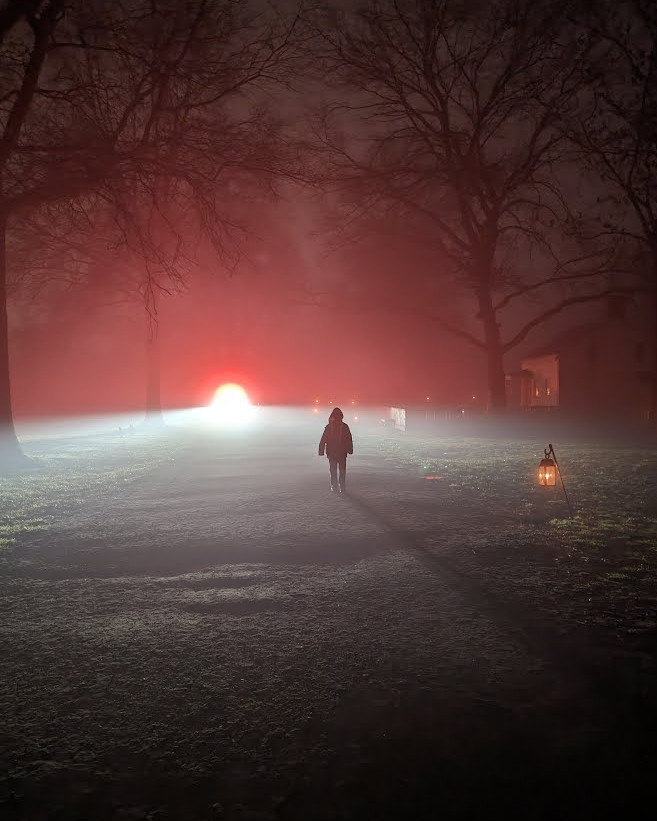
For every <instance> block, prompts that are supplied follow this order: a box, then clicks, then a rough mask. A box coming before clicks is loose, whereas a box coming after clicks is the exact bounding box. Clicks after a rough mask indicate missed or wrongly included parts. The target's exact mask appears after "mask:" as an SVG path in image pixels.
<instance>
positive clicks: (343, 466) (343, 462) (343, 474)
mask: <svg viewBox="0 0 657 821" xmlns="http://www.w3.org/2000/svg"><path fill="white" fill-rule="evenodd" d="M338 467H339V468H340V490H341V491H343V492H344V491H345V490H346V489H347V457H346V456H343V457H342V459H340V461H339V462H338Z"/></svg>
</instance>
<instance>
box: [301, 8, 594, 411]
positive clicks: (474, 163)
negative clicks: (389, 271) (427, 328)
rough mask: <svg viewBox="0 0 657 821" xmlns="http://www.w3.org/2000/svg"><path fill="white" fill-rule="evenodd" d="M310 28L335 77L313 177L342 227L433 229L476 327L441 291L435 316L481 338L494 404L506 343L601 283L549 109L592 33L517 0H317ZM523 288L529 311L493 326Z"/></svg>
mask: <svg viewBox="0 0 657 821" xmlns="http://www.w3.org/2000/svg"><path fill="white" fill-rule="evenodd" d="M565 5H567V4H565ZM315 34H316V36H317V42H318V43H319V45H318V46H317V49H318V51H321V54H322V58H323V59H322V70H323V74H324V76H325V77H327V78H328V81H329V82H330V83H331V85H332V87H333V92H334V99H333V101H332V102H331V103H329V104H328V105H326V106H325V107H324V110H323V112H322V117H321V119H320V124H319V126H318V128H317V137H318V142H319V145H320V146H321V149H320V158H321V165H322V167H321V169H320V170H319V171H318V177H319V178H321V179H323V181H324V183H325V185H327V186H331V187H332V190H333V192H334V193H335V195H336V198H337V199H338V200H339V202H340V204H341V208H342V215H343V218H344V221H345V222H346V224H347V225H348V226H349V227H353V226H358V227H360V226H362V224H363V220H364V219H365V220H366V221H367V222H369V223H372V222H376V219H377V218H380V219H381V221H392V222H394V224H395V226H396V228H397V230H400V227H401V229H402V230H403V226H404V225H406V226H408V233H409V235H414V236H417V237H420V236H422V237H423V238H424V241H426V242H428V243H430V244H431V245H432V247H433V249H434V257H435V267H434V276H435V277H436V278H449V279H450V281H451V285H452V287H454V286H456V288H458V289H459V290H460V291H461V292H462V293H465V294H467V295H468V298H469V299H470V300H471V301H472V302H473V304H474V306H475V309H474V311H473V314H474V315H475V317H476V320H477V322H478V325H479V328H480V331H479V332H477V331H476V330H472V329H471V328H469V327H464V326H463V325H461V324H455V323H454V322H453V321H450V319H449V316H448V315H446V314H444V313H441V311H440V306H433V308H434V310H433V311H432V316H433V318H434V319H435V321H437V322H439V323H440V324H441V325H442V326H443V327H444V328H446V329H447V330H449V331H450V332H452V333H453V334H456V335H457V336H459V337H460V338H462V339H465V340H467V341H468V342H470V343H472V344H474V345H476V346H477V347H478V348H479V349H480V350H481V351H482V352H483V353H484V354H485V356H486V361H487V373H488V391H489V407H490V408H491V409H492V410H501V409H503V408H504V407H505V403H506V397H505V373H504V364H503V360H504V355H505V353H506V352H507V351H509V350H510V349H512V348H513V347H514V346H516V345H518V344H519V343H520V342H521V341H523V340H524V339H525V338H526V337H527V335H528V334H529V333H530V332H531V331H532V330H533V329H534V328H536V327H538V326H539V325H541V324H542V323H544V322H546V321H548V320H549V319H550V318H551V317H553V316H555V315H556V314H558V313H560V312H561V311H563V310H564V309H565V308H567V307H568V306H570V305H574V304H579V303H582V302H586V301H589V300H591V299H597V298H600V294H601V292H602V290H604V289H601V288H600V287H598V284H597V280H598V279H599V276H600V272H601V270H602V265H601V259H600V257H599V256H598V255H596V254H594V255H592V256H591V255H589V254H584V255H582V254H580V252H579V250H577V249H576V246H575V242H574V240H573V241H572V242H571V241H570V240H566V238H565V236H564V230H565V226H566V224H567V222H568V219H569V208H568V201H567V197H566V194H565V190H566V188H565V187H564V182H565V180H567V178H568V176H569V174H571V173H572V170H573V169H572V167H569V165H568V156H567V141H566V139H565V138H564V134H563V131H562V128H561V124H562V123H563V120H564V119H565V118H566V117H568V116H569V115H571V114H572V113H573V111H574V110H575V107H576V105H577V102H578V95H579V94H580V93H581V89H582V83H583V82H584V77H583V73H582V71H581V69H580V65H581V57H582V51H585V50H586V48H587V47H588V43H587V42H586V41H585V40H581V39H578V38H577V37H576V36H575V31H574V27H573V26H572V25H571V24H570V23H569V22H568V20H567V17H566V15H565V13H564V9H563V8H561V7H559V8H557V6H556V4H554V3H552V2H549V3H546V2H538V3H537V2H517V0H514V1H513V2H506V1H505V0H496V1H495V2H491V3H485V4H473V5H472V6H469V5H468V4H464V3H461V2H457V0H441V1H440V2H435V3H419V2H411V0H394V1H393V0H389V1H388V0H381V1H380V2H377V1H376V0H374V1H373V2H370V3H368V4H366V5H365V6H363V7H361V9H360V10H359V11H357V12H353V13H351V12H344V13H332V14H330V15H323V16H321V15H320V17H319V19H317V18H316V20H315ZM418 241H420V240H418ZM404 276H405V275H402V276H401V277H400V287H402V288H403V287H405V285H404ZM583 284H584V285H587V286H588V287H583ZM539 297H540V298H539ZM519 301H524V303H525V305H530V306H533V307H531V309H530V311H529V317H528V318H527V319H526V321H524V322H523V323H522V324H521V325H520V326H519V327H515V328H514V329H513V330H510V329H509V328H508V327H506V326H505V327H506V334H503V328H502V322H503V321H505V315H507V311H508V309H509V308H510V307H511V306H512V305H514V304H516V303H517V302H519ZM525 315H527V310H525ZM507 325H508V323H507Z"/></svg>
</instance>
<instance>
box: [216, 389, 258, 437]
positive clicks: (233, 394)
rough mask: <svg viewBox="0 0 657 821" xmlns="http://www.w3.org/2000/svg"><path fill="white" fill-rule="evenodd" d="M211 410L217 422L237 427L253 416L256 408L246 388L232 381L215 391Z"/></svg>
mask: <svg viewBox="0 0 657 821" xmlns="http://www.w3.org/2000/svg"><path fill="white" fill-rule="evenodd" d="M210 412H211V416H212V419H213V421H214V422H215V423H216V424H218V425H224V426H227V427H237V426H238V425H244V424H246V423H247V422H249V421H250V420H251V419H252V418H253V414H254V408H253V405H252V404H251V403H250V402H249V397H248V396H247V395H246V391H245V390H244V388H243V387H242V386H241V385H236V384H234V383H232V382H230V383H228V384H226V385H221V387H219V388H217V390H216V391H215V392H214V398H213V400H212V402H211V403H210Z"/></svg>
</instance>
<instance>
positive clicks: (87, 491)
mask: <svg viewBox="0 0 657 821" xmlns="http://www.w3.org/2000/svg"><path fill="white" fill-rule="evenodd" d="M315 438H318V437H315V435H314V431H308V432H304V433H303V434H302V435H301V436H299V435H295V436H292V435H291V433H290V432H289V431H288V432H286V431H283V430H279V431H275V432H273V431H265V432H262V431H261V432H260V433H257V434H255V433H254V434H247V433H242V434H240V435H238V436H236V437H231V436H229V435H227V434H218V433H211V432H206V433H203V434H200V433H199V434H190V433H186V434H182V433H178V434H170V435H169V436H168V437H167V438H165V439H163V440H161V441H154V440H151V439H149V438H146V437H144V438H143V439H141V438H140V437H138V436H135V437H134V438H133V439H131V440H129V441H127V442H126V441H125V440H124V439H121V440H120V441H119V440H118V439H116V440H114V439H106V440H101V439H100V438H98V437H93V438H89V439H88V440H84V441H83V440H79V441H77V442H76V441H75V440H62V441H51V442H45V443H44V442H38V441H34V442H32V443H30V444H28V445H26V449H27V450H31V452H32V454H33V455H34V456H35V457H36V458H37V461H38V466H37V467H36V468H35V470H34V471H32V472H31V473H30V474H29V475H26V476H24V477H17V478H14V479H5V480H3V482H4V483H3V484H0V500H2V501H3V503H5V505H6V504H10V505H11V511H12V512H10V513H9V514H7V513H5V512H4V511H3V513H2V518H1V519H0V522H3V523H4V525H5V531H4V532H5V534H9V535H8V537H7V536H6V537H5V539H4V541H5V546H4V548H3V553H2V558H3V561H2V579H1V588H2V600H1V604H0V607H1V612H2V626H1V627H0V642H1V645H2V648H3V649H2V662H1V672H2V682H3V686H2V694H1V698H2V711H3V716H4V719H3V722H2V729H1V730H0V740H1V741H2V758H1V760H0V764H1V769H2V775H1V776H0V816H1V817H2V818H3V819H30V821H31V820H32V819H34V821H42V820H45V819H53V820H54V819H75V821H83V820H84V821H90V820H91V819H94V821H96V819H98V821H100V820H101V819H162V821H164V819H167V820H168V819H231V820H232V819H235V821H237V819H239V820H240V821H241V820H242V819H245V820H246V819H254V821H255V819H261V820H262V821H265V819H267V820H269V819H281V821H286V820H287V819H289V821H301V820H302V819H304V821H305V820H306V819H308V820H310V819H318V821H319V819H343V820H344V821H347V819H359V821H360V820H367V821H370V820H371V821H375V820H376V819H381V820H382V821H383V819H385V820H386V821H388V819H397V818H409V819H418V820H419V819H456V818H463V819H467V818H480V817H482V818H483V817H489V816H496V815H502V814H504V815H507V816H510V817H520V818H530V817H531V818H538V819H557V818H560V819H561V818H580V819H581V818H591V819H593V818H595V819H600V818H633V819H634V818H644V817H645V818H649V817H650V818H652V817H653V816H654V812H655V810H654V803H655V802H654V786H653V784H654V773H655V771H656V770H655V765H656V764H657V754H656V744H655V739H656V738H657V735H656V731H657V721H656V715H657V713H656V710H655V704H656V702H655V692H656V691H655V681H656V676H655V664H654V662H655V652H654V650H655V643H654V639H655V635H656V634H655V624H654V615H655V609H654V607H655V598H654V592H655V588H654V586H653V581H654V569H655V568H654V565H655V562H654V559H653V558H652V557H653V556H654V554H655V542H654V539H653V535H651V534H653V529H652V528H653V527H654V524H655V518H654V513H653V511H652V508H650V501H649V498H648V497H646V498H647V499H648V501H646V502H645V505H644V507H645V506H647V508H646V510H645V511H643V512H642V508H641V504H643V503H641V501H640V500H637V499H636V498H635V499H634V500H633V502H632V504H633V505H634V506H635V507H634V508H632V509H631V510H630V509H629V508H631V507H632V506H631V505H629V504H626V505H624V506H623V504H622V503H621V502H614V501H613V498H612V496H613V494H611V491H609V492H608V494H607V496H608V497H609V498H607V497H605V498H606V501H605V506H602V505H601V506H600V507H599V509H598V513H597V514H596V522H597V524H596V527H597V528H598V529H595V528H594V527H593V523H592V520H591V521H587V519H586V510H584V512H583V513H578V514H577V516H576V517H575V521H574V522H568V521H567V518H566V517H565V516H564V513H563V510H562V508H563V501H562V499H561V497H559V496H558V495H554V494H553V495H552V496H551V497H550V499H549V502H547V503H546V501H545V497H540V496H537V495H533V494H534V490H533V489H532V490H531V491H527V494H526V496H525V497H523V498H522V499H518V498H517V497H516V496H514V492H513V482H514V481H516V480H515V479H514V478H510V477H514V476H517V474H518V469H517V465H518V464H519V462H521V461H523V460H524V459H526V443H522V444H519V443H516V444H515V445H511V444H509V443H508V442H507V443H505V446H504V451H503V452H504V454H505V455H504V456H501V455H500V453H501V451H500V453H498V452H497V451H496V448H498V447H499V445H498V444H497V443H491V442H483V443H482V442H476V441H475V440H468V441H467V442H466V441H465V440H464V441H457V440H456V439H455V438H454V437H450V438H448V439H445V440H436V439H422V440H421V439H415V440H412V439H410V438H406V439H403V438H401V437H395V436H392V435H386V436H381V435H377V434H374V433H370V434H363V435H361V436H360V437H358V436H357V437H356V441H357V453H356V456H355V457H354V458H353V459H352V460H351V462H350V476H349V483H350V489H349V495H348V496H347V497H346V498H335V497H333V496H331V495H330V493H329V492H328V489H327V484H328V482H327V478H328V477H327V465H326V461H325V460H320V459H319V458H318V457H317V456H314V454H315V453H316V442H315ZM541 446H542V443H541ZM478 448H479V450H478ZM514 448H515V449H514ZM484 453H486V454H487V455H488V457H487V458H490V459H491V460H492V461H491V464H492V465H493V467H492V468H490V469H492V470H493V472H494V474H495V475H494V481H493V477H492V476H491V475H490V474H487V473H486V470H489V467H486V465H487V462H486V459H485V458H484V456H483V454H484ZM623 453H624V454H625V456H623V457H622V458H620V463H621V464H625V463H626V464H627V470H628V471H629V473H628V475H629V474H630V473H631V474H632V476H634V477H635V480H636V481H637V482H639V484H641V485H642V486H643V485H644V484H645V481H644V478H645V477H643V474H641V475H639V476H638V477H637V476H636V475H635V474H636V470H635V468H636V465H637V464H638V459H637V457H636V452H635V451H633V452H632V453H633V454H635V455H634V456H631V457H627V452H626V451H623ZM564 454H565V456H566V458H565V459H564V464H568V462H569V461H570V464H571V465H572V466H574V467H571V475H570V480H571V484H572V493H573V497H574V499H575V502H576V503H577V504H579V505H580V508H582V507H584V508H586V506H587V503H586V498H585V493H584V491H583V489H582V484H581V480H580V489H579V491H578V480H577V475H576V469H575V467H576V465H577V464H579V462H578V461H577V460H578V459H580V460H584V461H587V460H588V462H587V464H589V465H593V464H594V463H595V458H594V457H595V454H598V452H597V451H595V453H594V454H593V455H592V451H591V450H588V451H587V450H586V449H585V448H584V449H583V448H582V447H579V448H578V446H576V445H572V447H571V448H570V450H569V449H568V447H565V449H564ZM618 454H619V452H618V451H616V452H615V458H618ZM539 455H541V454H540V452H539ZM598 456H599V457H600V459H602V458H603V456H604V454H603V455H600V454H598ZM596 458H597V457H596ZM642 458H644V461H645V465H644V466H645V468H646V471H647V473H646V475H648V473H650V471H651V470H652V473H651V474H650V475H652V476H653V477H654V467H655V454H654V453H652V452H645V453H643V456H642ZM507 459H508V460H509V461H510V462H512V470H511V469H509V473H508V474H504V471H503V469H502V468H501V467H500V464H501V461H502V460H507ZM534 461H535V460H534V457H533V454H532V455H531V458H529V459H528V467H527V471H528V472H531V471H532V470H533V469H534ZM596 464H597V463H596ZM591 470H592V468H591ZM434 474H435V475H438V474H440V475H441V479H438V480H431V481H426V480H425V479H426V476H427V475H434ZM522 481H524V477H523V478H522ZM629 481H630V479H628V478H625V479H623V478H622V476H620V477H617V485H618V487H617V491H618V493H620V494H621V496H622V492H623V488H625V489H626V488H627V486H628V484H627V483H628V482H629ZM653 481H654V478H653ZM648 493H649V492H648ZM610 494H611V495H610ZM491 499H493V501H491ZM495 499H496V501H495ZM610 499H611V501H609V500H610ZM500 500H502V502H500ZM546 505H547V507H546ZM603 507H604V516H606V518H604V516H603ZM617 508H618V510H619V511H620V512H618V516H617V519H613V516H612V514H611V513H610V510H616V509H617ZM587 509H590V505H589V506H588V508H587ZM633 511H634V512H633ZM632 516H634V518H632ZM619 517H620V518H619ZM628 517H629V518H628ZM612 520H613V522H612V524H613V523H614V522H615V525H614V526H615V527H616V530H614V531H613V533H612V535H611V536H610V535H609V533H611V530H610V528H611V527H612V525H610V524H609V522H610V521H612ZM564 522H565V524H564ZM600 522H607V525H605V527H606V529H604V528H603V534H602V536H600V534H599V532H598V531H599V529H600V527H602V525H600ZM623 528H625V530H623ZM1 532H2V531H0V533H1ZM555 533H556V534H557V535H555ZM605 534H607V535H605ZM619 534H620V535H619ZM623 534H625V535H623ZM637 534H638V535H637ZM587 539H588V541H587ZM613 539H615V540H616V541H614V542H613V544H614V545H616V547H615V553H614V554H613V555H614V556H616V558H617V559H618V561H616V563H615V564H614V566H613V568H612V569H611V571H610V570H609V563H610V562H612V559H611V558H610V556H611V555H612V554H611V553H609V551H607V552H605V550H606V547H605V546H608V545H609V544H610V543H611V542H610V540H612V541H613ZM623 539H625V541H624V542H623V544H625V545H626V546H627V547H626V548H623V549H621V548H620V547H619V544H620V542H621V541H622V540H623ZM596 540H598V541H596ZM633 540H634V541H633ZM598 542H599V543H598ZM641 550H642V551H643V552H640V551H641ZM594 551H595V562H594V561H593V552H594ZM637 551H639V552H637ZM612 552H613V551H612ZM630 554H631V557H633V558H632V560H630V558H631V557H630ZM637 556H638V557H639V558H637ZM582 557H584V558H582ZM593 564H595V568H596V569H591V568H592V565H593ZM598 566H599V567H604V573H602V572H601V571H599V569H597V568H598ZM640 567H643V568H644V569H643V570H642V571H636V572H640V574H641V578H640V581H639V582H637V576H636V574H635V575H632V572H634V571H632V572H631V569H632V568H634V569H635V570H636V568H640ZM628 568H630V569H628ZM621 571H622V572H621ZM605 574H606V575H605ZM605 580H606V581H605ZM603 582H604V584H603ZM605 585H606V586H605ZM619 602H623V607H621V606H620V605H619ZM630 604H631V605H632V606H631V607H630V606H629V605H630ZM625 605H627V607H625Z"/></svg>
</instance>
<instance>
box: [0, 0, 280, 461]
mask: <svg viewBox="0 0 657 821" xmlns="http://www.w3.org/2000/svg"><path fill="white" fill-rule="evenodd" d="M28 5H29V4H28ZM32 5H33V8H32V7H30V8H28V10H27V11H25V12H24V13H22V14H18V12H16V14H13V15H7V16H5V17H4V18H2V20H1V21H0V22H2V23H3V25H4V26H5V28H4V30H3V33H4V35H5V36H4V42H3V44H2V57H3V60H4V62H5V64H6V65H7V66H9V67H10V68H11V71H9V72H7V73H6V74H5V76H4V77H3V79H2V81H0V100H1V106H2V107H1V108H0V428H1V429H2V433H3V436H2V448H3V457H6V458H19V457H20V455H21V452H20V448H19V446H18V442H17V440H16V436H15V432H14V427H13V418H12V410H11V397H10V376H9V347H8V344H9V343H8V323H7V283H8V272H7V254H6V251H7V245H8V243H9V245H11V235H12V232H14V231H15V230H16V229H17V225H18V224H19V223H21V222H22V221H23V220H26V219H27V218H29V217H30V216H33V215H34V214H36V213H38V212H41V213H43V212H45V211H47V209H49V208H53V207H56V206H58V205H61V204H63V203H65V204H70V203H73V202H75V203H80V202H83V203H84V205H83V210H86V212H87V214H98V213H102V209H100V210H99V209H95V208H93V207H91V208H90V207H88V203H86V202H84V201H85V198H92V199H93V198H96V199H95V202H96V203H97V202H98V201H102V202H104V203H105V204H106V205H107V207H108V208H110V209H111V211H112V213H113V215H114V218H115V222H116V225H117V226H118V227H119V228H121V229H122V230H124V232H125V235H126V236H133V237H135V236H136V237H141V238H142V239H143V237H148V246H149V247H148V253H147V254H146V255H145V256H144V259H146V260H147V261H148V264H147V265H146V266H145V276H146V280H147V281H148V282H150V283H151V284H153V285H154V286H155V287H157V286H158V281H157V278H155V279H153V276H152V275H153V271H154V270H155V269H154V267H153V265H152V261H153V259H157V260H159V263H162V261H163V260H165V261H166V263H165V264H160V265H159V271H160V275H161V276H160V278H159V283H160V284H161V282H162V276H164V275H166V276H174V277H175V276H182V275H184V271H182V270H181V269H180V268H179V267H176V264H175V260H176V259H180V257H179V256H177V255H176V254H174V255H173V256H172V255H171V254H169V253H168V252H163V251H162V247H163V246H164V245H165V244H167V243H168V244H169V246H170V245H171V244H173V246H176V245H177V239H176V238H180V235H181V233H180V230H176V231H174V232H172V233H173V238H172V237H169V238H168V239H167V243H164V242H163V241H162V235H161V231H162V225H163V224H165V225H166V223H167V221H168V223H169V225H171V224H172V221H174V220H175V221H176V225H177V226H180V225H181V224H189V223H190V222H191V221H192V220H191V218H189V219H188V218H186V215H187V214H188V213H189V212H191V211H194V220H195V225H196V227H197V229H198V228H199V227H200V230H202V231H203V232H204V235H205V236H206V237H208V238H209V239H210V241H211V242H213V244H214V246H215V247H216V248H219V249H225V247H226V238H227V234H229V233H230V229H231V228H232V227H234V219H233V218H232V217H231V214H230V213H229V212H228V210H227V209H226V207H225V206H226V204H227V203H228V204H229V203H230V201H231V199H232V198H234V195H232V194H231V188H232V189H233V190H234V189H235V188H239V187H240V185H244V184H245V183H244V182H243V179H244V178H248V179H249V181H253V180H254V179H257V180H258V182H259V184H260V185H264V186H273V183H274V180H275V179H276V178H277V176H279V175H281V174H285V173H287V172H288V167H287V163H288V161H289V156H288V155H286V154H285V152H284V151H283V147H284V143H283V141H282V140H279V139H278V133H279V129H278V123H277V122H276V121H275V120H274V118H272V117H271V116H270V115H269V113H268V111H267V106H266V94H267V90H268V89H269V88H271V86H272V85H273V84H276V85H278V86H279V87H280V84H281V83H284V82H285V78H286V76H288V75H289V72H290V70H291V67H292V63H291V62H290V60H291V58H290V54H291V50H290V43H291V36H292V32H293V31H294V27H295V26H294V23H295V21H294V18H293V19H292V20H291V21H290V20H287V19H282V18H278V17H277V16H276V14H275V12H274V11H273V10H272V9H270V10H268V11H266V12H263V11H262V10H261V9H258V8H256V7H255V6H254V5H253V4H248V3H245V4H236V3H234V2H231V1H230V0H190V1H189V2H182V0H149V2H146V0H116V2H111V3H110V2H109V0H92V1H91V2H85V3H82V2H77V0H50V2H48V1H47V0H46V1H45V2H41V3H38V4H32ZM12 8H13V7H12ZM8 10H9V7H8ZM222 187H224V188H223V190H222ZM154 215H156V216H158V219H160V217H162V215H164V216H163V218H162V219H160V225H159V227H158V230H159V231H160V235H159V237H158V235H157V232H156V233H151V232H150V231H149V230H142V229H143V226H144V225H145V224H146V223H148V220H149V219H151V218H152V217H153V216H154ZM135 225H138V226H140V227H139V229H138V230H135V228H134V226H135ZM151 252H153V253H151ZM156 267H157V266H156ZM53 273H56V271H54V270H53ZM149 277H150V279H149ZM148 289H149V288H148V287H146V291H148Z"/></svg>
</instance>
